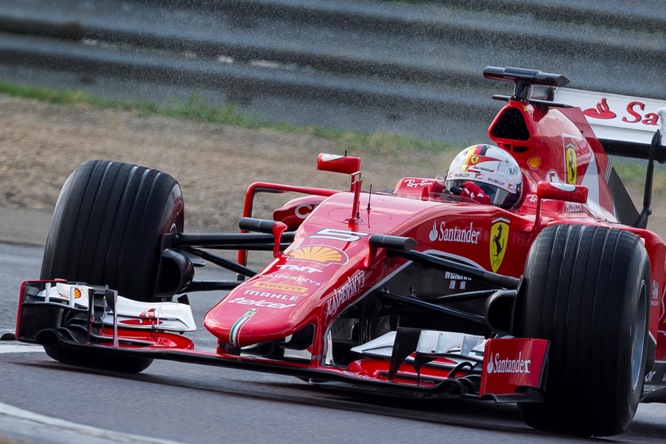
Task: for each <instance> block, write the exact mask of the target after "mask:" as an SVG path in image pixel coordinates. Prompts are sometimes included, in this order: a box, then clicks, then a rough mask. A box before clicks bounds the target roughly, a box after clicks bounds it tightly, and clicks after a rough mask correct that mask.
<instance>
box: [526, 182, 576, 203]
mask: <svg viewBox="0 0 666 444" xmlns="http://www.w3.org/2000/svg"><path fill="white" fill-rule="evenodd" d="M587 192H588V190H587V187H586V186H584V185H571V184H568V183H556V182H546V181H541V182H539V184H538V185H537V192H536V195H537V198H538V199H539V200H541V199H555V200H563V201H565V202H576V203H585V202H587Z"/></svg>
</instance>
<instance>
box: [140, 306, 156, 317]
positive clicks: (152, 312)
mask: <svg viewBox="0 0 666 444" xmlns="http://www.w3.org/2000/svg"><path fill="white" fill-rule="evenodd" d="M139 317H140V318H156V317H157V315H156V314H155V308H151V309H149V310H146V311H144V312H142V313H139Z"/></svg>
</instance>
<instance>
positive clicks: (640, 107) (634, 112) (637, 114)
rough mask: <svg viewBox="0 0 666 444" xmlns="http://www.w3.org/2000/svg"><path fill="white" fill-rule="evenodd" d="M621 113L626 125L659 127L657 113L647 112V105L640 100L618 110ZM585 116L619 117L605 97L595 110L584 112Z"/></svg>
mask: <svg viewBox="0 0 666 444" xmlns="http://www.w3.org/2000/svg"><path fill="white" fill-rule="evenodd" d="M617 111H618V112H621V113H622V114H621V117H620V120H621V121H622V122H624V123H640V124H643V125H654V126H656V125H658V124H659V115H658V114H657V113H656V112H645V103H644V102H641V101H640V100H632V101H630V102H629V103H627V105H626V107H625V108H624V109H618V110H617ZM583 114H585V115H586V116H587V117H591V118H593V119H602V120H610V119H615V118H617V117H618V114H617V113H616V112H615V111H613V110H612V109H611V106H610V105H609V104H608V100H607V98H606V97H603V98H602V99H601V100H600V101H599V102H597V105H596V106H595V107H594V108H587V109H584V110H583Z"/></svg>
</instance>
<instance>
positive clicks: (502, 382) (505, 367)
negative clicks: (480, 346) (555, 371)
mask: <svg viewBox="0 0 666 444" xmlns="http://www.w3.org/2000/svg"><path fill="white" fill-rule="evenodd" d="M548 344H549V342H548V341H547V340H545V339H528V338H508V339H501V338H500V339H488V341H486V345H485V350H484V352H483V374H482V376H481V387H480V390H479V395H480V396H483V395H485V394H487V393H491V394H494V395H513V394H516V388H518V387H519V386H524V387H534V388H538V387H539V386H540V384H541V374H542V373H543V366H544V362H545V360H546V353H547V351H548Z"/></svg>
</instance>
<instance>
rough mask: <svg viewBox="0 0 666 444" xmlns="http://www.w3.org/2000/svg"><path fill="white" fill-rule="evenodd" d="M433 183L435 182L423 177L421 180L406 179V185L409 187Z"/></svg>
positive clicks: (425, 185) (420, 186) (419, 186)
mask: <svg viewBox="0 0 666 444" xmlns="http://www.w3.org/2000/svg"><path fill="white" fill-rule="evenodd" d="M432 184H433V183H432V182H431V181H429V180H428V179H421V180H414V179H407V180H406V181H405V185H406V186H407V188H422V187H427V186H430V185H432Z"/></svg>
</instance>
